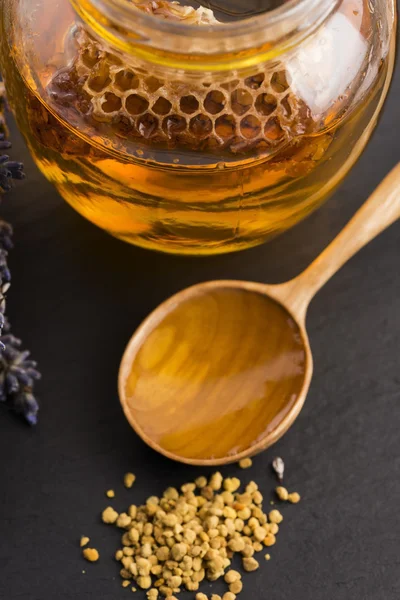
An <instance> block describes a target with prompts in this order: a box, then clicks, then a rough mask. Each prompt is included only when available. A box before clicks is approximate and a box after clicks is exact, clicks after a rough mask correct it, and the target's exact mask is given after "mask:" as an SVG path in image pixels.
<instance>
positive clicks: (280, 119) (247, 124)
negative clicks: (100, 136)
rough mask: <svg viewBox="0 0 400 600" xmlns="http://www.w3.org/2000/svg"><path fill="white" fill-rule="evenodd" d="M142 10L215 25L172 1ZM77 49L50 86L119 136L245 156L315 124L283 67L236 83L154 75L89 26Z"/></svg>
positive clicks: (79, 34) (57, 97)
mask: <svg viewBox="0 0 400 600" xmlns="http://www.w3.org/2000/svg"><path fill="white" fill-rule="evenodd" d="M172 4H173V11H174V16H173V17H171V16H170V17H168V12H166V10H167V8H166V7H168V6H171V5H172ZM137 6H138V8H139V9H140V10H146V11H147V12H149V11H151V12H152V13H153V14H157V15H160V14H161V16H162V17H164V18H175V19H176V18H179V14H181V18H182V19H183V18H184V19H190V20H191V21H192V22H193V21H194V19H196V18H197V22H198V23H199V24H201V23H204V22H210V19H211V16H210V14H209V13H210V12H211V11H207V9H201V12H200V13H198V11H195V10H194V9H191V8H190V7H181V6H180V5H179V4H176V3H168V2H166V1H165V0H153V1H151V2H147V3H141V4H138V5H137ZM160 11H161V13H160ZM180 11H181V13H180ZM188 11H189V12H188ZM204 11H206V13H204ZM176 15H178V16H176ZM182 15H184V16H182ZM196 15H197V16H196ZM211 15H212V13H211ZM204 19H205V20H204ZM74 43H76V46H77V52H76V58H75V59H74V61H73V62H72V64H71V65H70V66H68V67H67V68H64V69H63V70H61V71H58V72H57V73H56V74H55V75H54V77H53V79H52V81H51V82H50V84H49V93H50V96H51V99H52V102H53V103H55V104H59V105H61V106H62V105H64V106H68V107H69V108H71V107H73V108H75V109H76V110H78V111H79V112H80V113H81V114H82V115H83V116H84V117H85V119H86V120H87V121H89V122H97V123H102V124H107V125H108V126H109V127H111V129H112V132H113V134H114V135H116V136H118V137H120V138H123V139H129V140H132V141H134V140H140V141H141V142H142V143H145V144H149V145H151V146H155V145H156V146H162V147H167V148H176V147H179V148H190V149H193V150H196V149H201V150H210V151H217V150H218V151H221V150H224V151H227V152H230V153H232V154H243V153H246V152H248V151H250V150H252V151H253V150H257V151H260V152H264V151H271V150H273V149H274V148H275V147H277V146H278V145H279V146H281V145H282V143H284V142H286V141H290V140H291V139H292V138H294V137H296V136H298V135H300V134H303V133H305V132H306V131H308V130H309V129H310V127H311V126H312V123H313V122H312V119H311V116H310V114H309V111H308V109H307V106H306V105H305V104H304V102H302V101H301V100H300V99H299V98H298V97H296V95H295V94H294V93H293V91H292V90H291V89H290V86H289V83H288V80H287V74H286V72H285V69H284V68H283V67H282V66H279V67H278V68H276V69H275V70H271V71H266V70H265V71H260V72H257V71H254V73H247V74H246V76H241V77H239V76H237V77H236V78H235V77H232V73H231V74H230V75H228V76H226V77H225V78H224V77H223V76H221V75H219V76H218V80H216V79H215V76H214V78H213V77H212V76H211V75H208V76H207V75H205V76H204V78H203V79H202V80H200V81H199V80H198V79H197V80H195V81H191V80H189V79H188V78H186V79H176V80H175V79H167V78H163V77H159V76H157V77H156V76H154V75H151V74H149V72H148V71H145V70H144V69H143V65H140V64H139V62H137V63H136V62H135V59H134V57H133V58H132V60H131V62H130V63H129V64H126V63H123V62H122V60H121V59H120V58H119V56H117V55H116V54H112V53H110V52H109V50H107V49H106V48H105V47H102V45H101V44H100V43H99V42H98V41H97V40H94V39H93V38H92V37H91V36H90V35H89V34H88V33H87V32H86V30H84V29H83V28H78V29H76V31H75V33H74Z"/></svg>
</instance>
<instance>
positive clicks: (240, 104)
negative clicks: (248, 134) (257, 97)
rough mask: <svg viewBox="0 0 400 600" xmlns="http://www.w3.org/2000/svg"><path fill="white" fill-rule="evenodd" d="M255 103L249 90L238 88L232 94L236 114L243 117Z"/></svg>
mask: <svg viewBox="0 0 400 600" xmlns="http://www.w3.org/2000/svg"><path fill="white" fill-rule="evenodd" d="M252 104H253V97H252V95H251V94H250V92H248V91H247V90H244V89H238V90H235V91H234V92H232V94H231V107H232V110H233V112H234V113H235V114H236V115H239V117H241V116H242V115H244V114H245V113H247V111H248V110H249V109H250V107H251V106H252Z"/></svg>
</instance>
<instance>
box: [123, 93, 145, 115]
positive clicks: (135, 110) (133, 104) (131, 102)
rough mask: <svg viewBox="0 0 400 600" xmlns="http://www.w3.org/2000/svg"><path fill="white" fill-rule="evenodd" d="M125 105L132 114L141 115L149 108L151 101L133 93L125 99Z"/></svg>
mask: <svg viewBox="0 0 400 600" xmlns="http://www.w3.org/2000/svg"><path fill="white" fill-rule="evenodd" d="M125 107H126V110H127V111H128V113H129V114H130V115H141V114H142V113H144V111H145V110H147V109H148V107H149V103H148V101H147V100H146V98H143V96H139V94H131V95H130V96H128V97H127V99H126V101H125Z"/></svg>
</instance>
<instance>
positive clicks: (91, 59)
mask: <svg viewBox="0 0 400 600" xmlns="http://www.w3.org/2000/svg"><path fill="white" fill-rule="evenodd" d="M80 58H81V61H82V63H83V64H84V65H85V67H88V69H93V67H94V66H95V65H96V64H97V63H98V62H99V60H100V52H99V49H98V48H96V47H95V46H88V47H87V48H85V49H84V51H83V52H82V53H81V55H80Z"/></svg>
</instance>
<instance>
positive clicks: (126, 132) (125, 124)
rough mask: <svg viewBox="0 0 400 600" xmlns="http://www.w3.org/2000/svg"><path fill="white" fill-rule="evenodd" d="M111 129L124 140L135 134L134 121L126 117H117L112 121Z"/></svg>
mask: <svg viewBox="0 0 400 600" xmlns="http://www.w3.org/2000/svg"><path fill="white" fill-rule="evenodd" d="M111 127H112V128H113V131H115V134H116V135H118V136H119V137H122V138H128V137H129V136H130V135H131V134H132V132H133V123H132V120H131V119H130V118H129V117H126V116H125V115H116V116H115V117H114V118H113V120H112V123H111Z"/></svg>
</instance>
